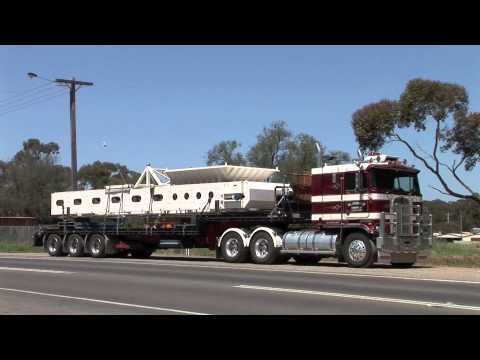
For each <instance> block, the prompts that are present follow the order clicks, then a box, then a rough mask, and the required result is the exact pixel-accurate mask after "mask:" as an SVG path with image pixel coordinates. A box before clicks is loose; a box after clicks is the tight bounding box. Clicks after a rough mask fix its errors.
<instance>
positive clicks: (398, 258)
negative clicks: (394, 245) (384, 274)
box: [377, 250, 431, 265]
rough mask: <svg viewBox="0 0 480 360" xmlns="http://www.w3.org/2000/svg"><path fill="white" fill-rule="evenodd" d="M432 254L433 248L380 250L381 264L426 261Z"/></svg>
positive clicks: (420, 262) (379, 261)
mask: <svg viewBox="0 0 480 360" xmlns="http://www.w3.org/2000/svg"><path fill="white" fill-rule="evenodd" d="M430 254H431V250H417V251H382V250H378V261H377V262H378V263H379V264H386V265H390V264H408V263H416V264H419V265H420V264H422V263H424V262H425V261H426V260H427V259H428V258H429V257H430Z"/></svg>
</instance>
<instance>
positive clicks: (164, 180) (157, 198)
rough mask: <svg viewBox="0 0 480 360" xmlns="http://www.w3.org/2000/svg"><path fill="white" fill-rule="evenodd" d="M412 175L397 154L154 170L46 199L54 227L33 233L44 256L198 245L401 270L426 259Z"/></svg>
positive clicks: (220, 252)
mask: <svg viewBox="0 0 480 360" xmlns="http://www.w3.org/2000/svg"><path fill="white" fill-rule="evenodd" d="M418 173H419V171H418V170H417V169H415V167H413V166H411V165H407V163H406V162H405V161H399V159H398V158H397V157H393V156H388V155H385V154H380V153H374V152H371V153H368V154H367V155H366V156H363V155H362V156H361V159H359V160H355V161H353V162H352V163H350V164H341V165H329V164H322V165H320V166H318V167H316V168H313V169H311V171H310V172H306V173H301V174H289V175H288V182H287V177H285V178H281V179H282V180H281V181H272V180H273V179H275V178H277V179H278V178H279V171H278V169H265V168H255V167H246V166H232V165H228V164H225V165H221V166H208V167H200V168H188V169H175V170H168V169H156V168H153V167H151V166H149V165H147V166H146V168H145V170H144V171H143V173H142V174H141V176H140V178H139V179H138V181H137V182H136V183H135V184H125V185H117V186H107V187H105V188H104V189H92V190H83V191H67V192H58V193H53V194H52V195H51V215H52V216H53V217H56V218H57V219H58V222H56V223H55V224H51V225H45V226H43V227H42V228H41V230H40V231H39V232H38V233H37V234H36V235H35V245H37V246H43V247H44V248H45V250H46V251H47V252H48V253H49V254H50V255H51V256H67V255H70V256H72V257H79V256H92V257H95V258H101V257H106V256H120V257H123V256H132V257H135V258H148V257H149V256H150V255H151V254H152V253H153V252H154V251H155V250H156V249H169V248H184V249H188V248H208V249H211V250H216V255H217V257H218V258H221V259H223V260H224V261H227V262H232V263H234V262H237V263H238V262H248V261H251V262H254V263H257V264H273V263H279V262H285V261H289V260H290V259H291V258H293V259H294V260H295V262H297V263H315V262H318V261H319V260H320V259H322V258H326V257H335V258H337V259H338V261H339V262H345V263H347V264H348V265H349V266H351V267H370V266H372V265H373V264H374V263H376V262H377V263H387V264H392V265H394V266H402V267H408V266H412V265H413V264H414V263H415V262H417V261H421V260H424V259H426V258H427V256H428V255H429V253H430V251H431V247H432V219H431V215H429V214H427V213H426V211H425V209H424V208H423V206H422V197H421V193H420V188H419V183H418V178H417V176H418Z"/></svg>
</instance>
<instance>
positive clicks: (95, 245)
mask: <svg viewBox="0 0 480 360" xmlns="http://www.w3.org/2000/svg"><path fill="white" fill-rule="evenodd" d="M100 247H101V240H100V239H95V240H94V241H93V242H92V247H91V250H92V254H94V255H97V254H98V253H99V252H100Z"/></svg>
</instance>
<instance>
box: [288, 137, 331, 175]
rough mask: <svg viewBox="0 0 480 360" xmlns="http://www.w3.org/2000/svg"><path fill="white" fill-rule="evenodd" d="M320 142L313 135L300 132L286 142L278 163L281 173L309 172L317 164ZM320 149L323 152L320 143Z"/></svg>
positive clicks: (323, 148)
mask: <svg viewBox="0 0 480 360" xmlns="http://www.w3.org/2000/svg"><path fill="white" fill-rule="evenodd" d="M317 143H318V144H319V145H320V142H319V141H318V140H317V139H316V138H315V137H313V136H311V135H308V134H304V133H300V134H298V135H297V136H295V138H294V139H293V140H291V141H289V142H288V143H287V147H286V152H285V154H284V156H283V158H282V159H281V161H280V163H279V169H280V171H281V172H282V173H286V174H288V173H302V172H309V171H310V170H311V169H312V168H314V167H317V166H318V156H319V154H318V150H317V147H316V144H317ZM320 151H321V152H322V154H323V153H325V147H324V146H322V145H320Z"/></svg>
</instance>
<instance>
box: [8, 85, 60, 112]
mask: <svg viewBox="0 0 480 360" xmlns="http://www.w3.org/2000/svg"><path fill="white" fill-rule="evenodd" d="M62 95H64V92H63V91H61V92H57V93H56V95H52V96H50V97H47V98H43V99H37V101H33V102H29V103H27V104H24V106H20V107H16V108H13V109H9V110H8V111H5V112H2V113H0V116H4V115H7V114H9V113H12V112H15V111H20V110H23V109H26V108H28V107H30V106H32V105H36V104H40V103H43V102H46V101H49V100H52V99H54V98H57V97H59V96H62Z"/></svg>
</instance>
